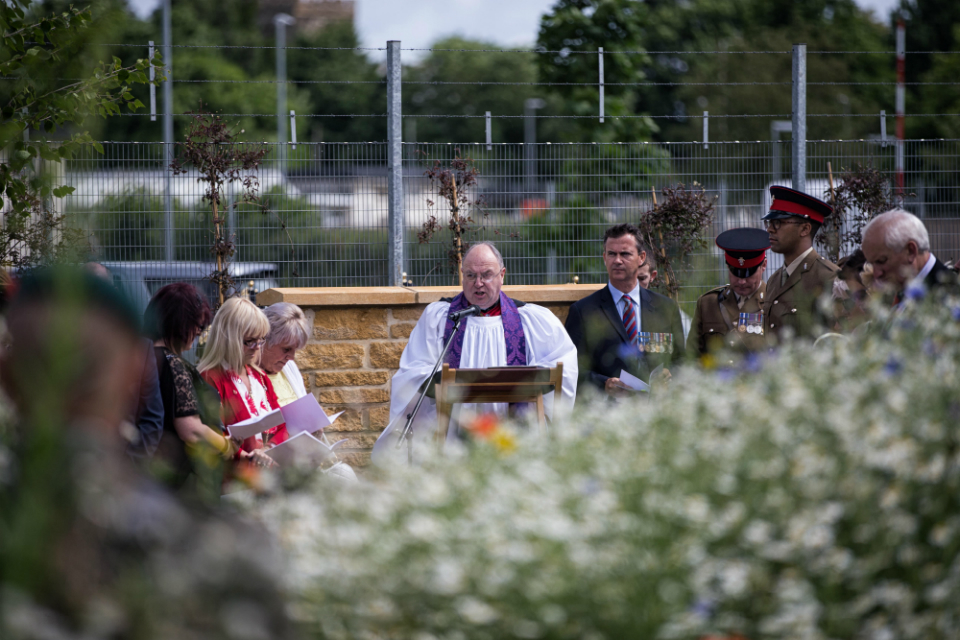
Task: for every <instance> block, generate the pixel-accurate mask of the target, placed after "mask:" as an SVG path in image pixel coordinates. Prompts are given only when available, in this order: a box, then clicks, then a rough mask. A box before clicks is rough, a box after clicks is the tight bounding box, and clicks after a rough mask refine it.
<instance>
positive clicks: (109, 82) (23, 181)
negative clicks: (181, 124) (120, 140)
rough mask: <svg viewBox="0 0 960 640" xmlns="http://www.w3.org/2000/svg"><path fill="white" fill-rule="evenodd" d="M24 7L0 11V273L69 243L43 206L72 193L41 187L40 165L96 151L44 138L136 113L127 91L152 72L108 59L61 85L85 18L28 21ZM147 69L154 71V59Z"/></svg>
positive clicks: (143, 64)
mask: <svg viewBox="0 0 960 640" xmlns="http://www.w3.org/2000/svg"><path fill="white" fill-rule="evenodd" d="M29 5H30V3H29V2H28V1H25V0H11V1H9V2H3V3H0V32H2V43H3V47H2V48H0V76H4V77H7V78H9V79H10V81H12V82H13V88H12V89H10V88H6V89H5V94H4V98H5V102H4V103H3V106H2V108H0V148H3V149H7V150H8V152H7V153H6V154H5V155H4V156H3V159H2V160H0V196H2V197H3V198H4V200H5V201H6V203H8V204H9V212H8V213H7V214H6V215H5V217H4V225H3V229H2V230H0V243H2V244H3V246H4V249H3V253H2V257H3V259H4V265H5V266H11V265H12V266H26V265H29V264H36V263H38V262H40V261H42V260H48V259H52V258H54V257H55V256H58V255H61V254H63V252H64V251H67V250H68V247H67V244H65V243H66V242H67V241H68V240H69V238H71V237H72V236H71V234H70V233H69V232H68V233H66V234H64V233H61V231H62V230H63V227H64V218H63V216H61V215H58V214H56V213H54V212H52V211H51V204H50V202H49V200H50V198H62V197H63V196H65V195H68V194H70V193H72V192H73V189H72V188H71V187H69V186H63V185H57V184H53V183H52V182H51V181H50V180H47V179H44V177H43V175H42V172H41V167H42V165H43V163H45V162H46V163H59V162H60V161H61V160H62V159H64V158H70V157H72V156H73V154H74V153H75V152H76V151H77V150H78V149H79V148H80V147H81V146H82V145H87V144H93V145H94V146H95V147H96V148H97V149H98V151H100V152H101V153H102V151H103V149H102V147H101V146H100V145H99V143H96V142H94V141H93V139H92V138H91V137H90V135H89V134H87V133H72V134H70V135H69V136H67V137H64V138H63V139H61V140H58V141H57V142H52V141H50V140H49V139H46V137H47V136H52V135H58V136H61V137H62V136H63V130H64V129H67V128H68V127H69V126H70V125H77V124H81V123H83V122H84V120H85V119H86V118H87V117H90V116H92V117H101V118H107V117H109V116H113V115H117V114H119V113H121V111H123V110H124V109H127V110H131V111H133V110H136V109H139V108H140V107H142V106H143V104H142V103H141V102H140V100H138V99H137V98H136V97H134V95H133V93H132V86H133V85H135V84H143V83H147V82H148V79H147V70H148V69H149V66H150V64H151V61H150V60H147V59H138V60H136V61H135V62H133V63H131V64H128V65H124V64H123V63H121V61H120V60H119V59H118V58H114V59H113V60H112V61H111V62H109V63H101V64H100V65H99V66H98V67H97V68H96V69H95V70H94V72H93V73H92V75H91V76H90V77H87V78H84V79H80V80H64V79H62V78H60V77H59V71H60V69H61V67H62V66H63V65H64V64H65V63H66V62H67V61H69V60H70V59H71V57H72V56H75V55H76V54H77V52H78V50H79V49H80V45H81V39H80V37H81V35H82V33H83V32H84V31H85V30H87V29H89V27H90V23H91V12H90V10H89V9H77V8H75V7H73V6H70V7H69V8H68V9H66V10H64V11H62V12H60V13H59V14H55V15H51V16H46V17H41V16H33V15H32V14H30V13H29V12H28V7H29ZM153 62H154V63H156V64H158V63H159V58H156V59H155V60H154V61H153ZM31 131H32V132H33V135H32V136H31V135H30V132H31ZM39 136H44V138H40V137H39Z"/></svg>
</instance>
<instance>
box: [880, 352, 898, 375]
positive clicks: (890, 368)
mask: <svg viewBox="0 0 960 640" xmlns="http://www.w3.org/2000/svg"><path fill="white" fill-rule="evenodd" d="M901 369H903V364H901V363H900V361H899V360H897V359H896V358H894V357H893V356H890V358H889V359H888V360H887V363H886V364H885V365H883V371H884V373H886V374H887V375H891V376H895V375H897V374H898V373H900V370H901Z"/></svg>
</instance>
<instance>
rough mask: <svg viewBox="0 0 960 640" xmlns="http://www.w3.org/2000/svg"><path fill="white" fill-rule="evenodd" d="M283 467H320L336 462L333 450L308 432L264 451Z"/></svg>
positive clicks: (303, 432) (302, 432)
mask: <svg viewBox="0 0 960 640" xmlns="http://www.w3.org/2000/svg"><path fill="white" fill-rule="evenodd" d="M264 453H266V454H267V455H268V456H270V457H271V458H273V461H274V462H276V463H277V464H278V465H280V466H281V467H289V466H296V467H319V466H321V465H322V464H324V463H325V462H330V463H333V462H336V459H337V456H336V454H334V453H333V451H332V449H331V448H330V447H328V446H327V445H325V444H323V443H322V442H320V440H318V439H317V438H315V437H313V436H312V435H311V434H309V433H307V432H306V431H301V432H300V433H298V434H297V435H295V436H293V437H292V438H290V439H289V440H286V441H284V442H282V443H281V444H278V445H277V446H275V447H271V448H270V449H267V450H266V451H264Z"/></svg>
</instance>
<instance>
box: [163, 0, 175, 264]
mask: <svg viewBox="0 0 960 640" xmlns="http://www.w3.org/2000/svg"><path fill="white" fill-rule="evenodd" d="M170 45H171V42H170V0H163V66H164V71H165V72H164V74H163V75H165V76H166V78H167V79H166V80H164V82H163V257H164V259H165V260H166V261H167V262H173V258H174V253H173V184H172V183H171V177H172V176H171V173H170V165H171V164H173V47H172V46H170Z"/></svg>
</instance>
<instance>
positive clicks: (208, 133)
mask: <svg viewBox="0 0 960 640" xmlns="http://www.w3.org/2000/svg"><path fill="white" fill-rule="evenodd" d="M240 133H242V131H241V132H240ZM236 136H237V133H236V132H235V131H233V130H231V128H230V127H229V126H228V125H227V124H226V123H225V122H224V121H223V118H221V117H220V116H218V115H215V114H210V113H204V112H199V113H195V114H193V119H192V124H191V127H190V129H189V131H188V132H187V135H186V137H185V140H184V142H183V143H181V144H180V145H178V147H177V151H178V155H179V157H178V158H176V159H175V160H174V161H173V163H172V164H171V165H170V169H171V170H172V171H173V174H174V175H181V174H185V173H188V172H189V171H190V168H191V167H192V168H193V169H195V170H196V171H197V172H198V173H199V176H198V177H197V182H200V183H202V184H203V185H204V193H203V200H204V201H205V202H207V203H208V204H209V205H210V212H211V216H212V219H211V221H212V223H213V246H212V248H211V253H212V254H213V255H214V258H215V260H216V268H215V269H214V271H213V273H211V274H210V280H211V281H212V282H213V283H214V284H215V285H216V286H217V288H218V290H219V296H218V297H219V304H221V305H222V304H223V301H224V298H225V296H226V295H227V292H228V290H230V289H232V288H234V281H233V278H232V277H231V276H230V264H229V262H230V258H231V257H232V256H233V254H234V252H235V251H236V245H235V244H234V238H233V237H227V235H226V231H225V229H226V218H224V215H223V214H224V211H223V209H222V207H221V205H222V203H223V198H224V195H225V192H224V189H225V188H226V187H227V186H228V185H233V184H238V185H239V187H240V192H239V196H238V197H237V198H235V199H234V201H233V203H232V204H231V206H233V207H236V206H237V205H240V204H247V205H260V197H259V193H258V192H259V190H260V180H259V177H258V175H257V171H258V169H259V168H260V165H261V164H262V163H263V157H264V156H265V155H266V153H267V151H266V149H265V148H264V147H263V146H262V145H254V146H253V147H246V146H242V145H239V144H237V140H236ZM264 212H266V209H265V208H264Z"/></svg>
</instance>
